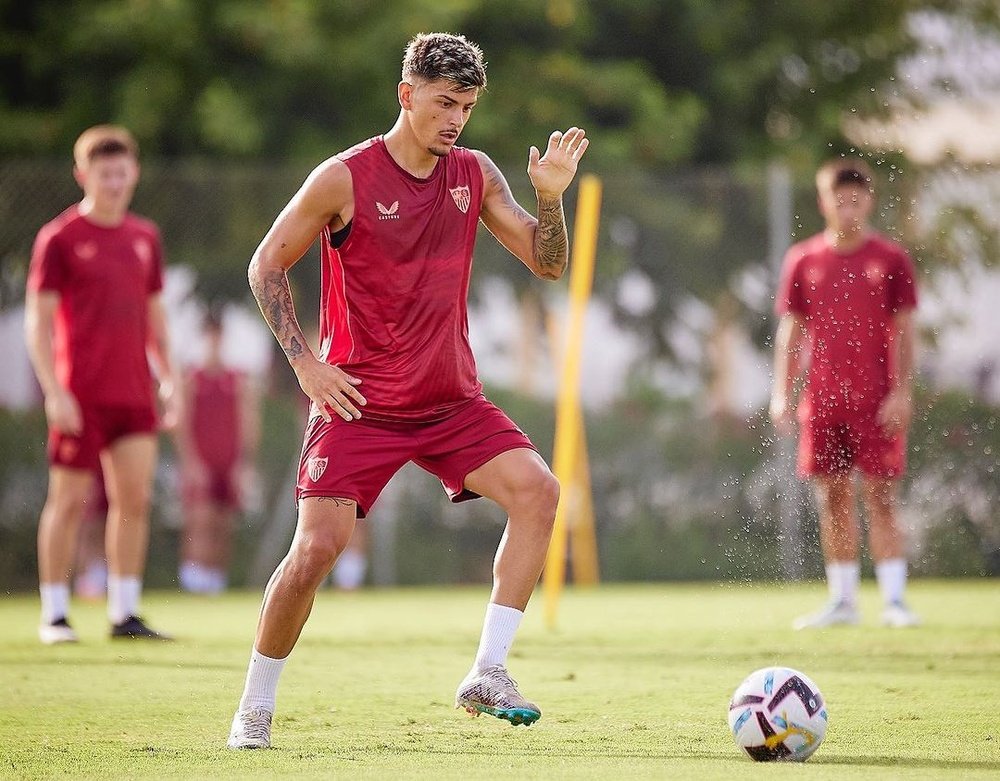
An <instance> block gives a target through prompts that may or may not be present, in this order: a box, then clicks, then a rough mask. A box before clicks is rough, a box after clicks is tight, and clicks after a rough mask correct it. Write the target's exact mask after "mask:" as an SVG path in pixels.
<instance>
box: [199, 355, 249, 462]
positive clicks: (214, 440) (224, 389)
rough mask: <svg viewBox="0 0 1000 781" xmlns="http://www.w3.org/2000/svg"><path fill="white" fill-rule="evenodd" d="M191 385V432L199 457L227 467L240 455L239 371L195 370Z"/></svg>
mask: <svg viewBox="0 0 1000 781" xmlns="http://www.w3.org/2000/svg"><path fill="white" fill-rule="evenodd" d="M189 381H190V382H191V383H192V388H191V391H192V392H191V411H190V415H191V434H192V438H193V439H194V444H195V447H196V448H197V450H198V455H199V457H200V458H201V460H202V461H203V462H204V463H205V464H206V465H208V466H209V467H212V468H214V469H230V468H232V467H233V466H234V465H235V464H236V462H237V461H238V460H239V457H240V441H241V439H242V436H243V434H242V431H241V430H240V399H239V383H240V374H239V372H236V371H233V370H232V369H219V370H218V371H209V370H207V369H195V370H194V371H193V372H192V373H191V377H190V380H189Z"/></svg>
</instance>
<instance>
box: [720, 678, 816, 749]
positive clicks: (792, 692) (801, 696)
mask: <svg viewBox="0 0 1000 781" xmlns="http://www.w3.org/2000/svg"><path fill="white" fill-rule="evenodd" d="M827 721H828V717H827V712H826V704H825V703H824V701H823V695H822V694H820V691H819V688H818V687H817V686H816V684H815V683H813V682H812V681H811V680H810V679H809V678H808V677H807V676H806V675H804V674H803V673H800V672H798V671H797V670H791V669H789V668H787V667H764V668H763V669H760V670H756V671H754V672H752V673H750V675H748V676H747V677H746V679H745V680H744V681H743V683H741V684H740V685H739V686H738V687H737V688H736V691H735V692H734V693H733V698H732V699H731V700H730V702H729V728H730V729H731V730H732V733H733V738H734V740H735V741H736V745H737V746H739V747H740V748H742V749H743V750H744V751H746V753H747V754H748V755H749V756H750V758H751V759H753V760H755V761H757V762H772V761H775V760H791V761H795V762H802V761H804V760H806V759H808V758H809V757H810V756H812V753H813V752H814V751H815V750H816V749H817V748H819V744H820V743H821V742H822V741H823V737H824V736H825V735H826V725H827Z"/></svg>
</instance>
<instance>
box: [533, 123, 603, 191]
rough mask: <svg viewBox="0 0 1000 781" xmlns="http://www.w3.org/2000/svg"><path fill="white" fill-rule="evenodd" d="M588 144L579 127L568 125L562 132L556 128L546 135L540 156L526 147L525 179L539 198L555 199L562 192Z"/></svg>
mask: <svg viewBox="0 0 1000 781" xmlns="http://www.w3.org/2000/svg"><path fill="white" fill-rule="evenodd" d="M589 145H590V140H589V139H588V138H587V137H586V133H585V132H584V131H583V129H582V128H578V127H571V128H570V129H569V130H567V131H566V132H565V133H562V132H560V131H558V130H556V131H555V132H554V133H553V134H552V135H551V136H549V145H548V146H547V147H546V148H545V154H544V155H542V154H541V153H540V152H539V151H538V147H536V146H533V147H531V149H529V150H528V178H529V179H531V183H532V184H533V185H534V187H535V192H537V193H538V195H539V197H550V198H553V197H555V198H558V197H559V196H561V195H562V194H563V193H564V192H565V191H566V188H567V187H569V185H570V182H572V181H573V177H574V176H576V167H577V164H578V163H579V162H580V158H581V157H583V153H584V152H586V151H587V147H588V146H589Z"/></svg>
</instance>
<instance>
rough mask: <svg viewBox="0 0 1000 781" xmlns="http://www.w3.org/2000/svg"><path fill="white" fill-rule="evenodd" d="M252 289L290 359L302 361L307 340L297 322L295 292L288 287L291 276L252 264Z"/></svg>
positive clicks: (250, 278) (265, 318)
mask: <svg viewBox="0 0 1000 781" xmlns="http://www.w3.org/2000/svg"><path fill="white" fill-rule="evenodd" d="M248 276H249V280H250V290H252V291H253V297H254V298H255V299H257V306H259V307H260V312H261V314H262V315H263V316H264V320H265V321H267V324H268V326H270V328H271V331H272V333H274V337H275V339H277V340H278V344H279V345H280V346H281V349H282V350H284V351H285V356H286V357H287V358H288V360H293V359H294V358H298V357H299V356H300V355H302V353H303V352H305V341H306V340H305V337H304V336H303V335H302V329H301V328H299V323H298V320H296V319H295V307H294V305H293V304H292V291H291V289H290V288H289V287H288V277H287V275H286V274H285V272H284V271H281V270H280V269H279V270H277V271H262V270H260V269H259V268H257V266H256V265H254V264H251V266H250V273H249V275H248Z"/></svg>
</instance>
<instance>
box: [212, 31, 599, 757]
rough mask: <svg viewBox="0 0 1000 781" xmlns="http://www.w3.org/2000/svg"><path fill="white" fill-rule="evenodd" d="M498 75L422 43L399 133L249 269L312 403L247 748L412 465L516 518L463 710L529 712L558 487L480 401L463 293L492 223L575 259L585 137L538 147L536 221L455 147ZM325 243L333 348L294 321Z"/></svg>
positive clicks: (532, 250) (533, 168)
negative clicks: (324, 605)
mask: <svg viewBox="0 0 1000 781" xmlns="http://www.w3.org/2000/svg"><path fill="white" fill-rule="evenodd" d="M485 87H486V71H485V63H484V61H483V54H482V51H481V50H480V49H479V47H478V46H476V45H475V44H473V43H471V42H469V41H468V40H466V39H465V38H464V37H462V36H456V35H449V34H442V33H433V34H420V35H417V36H416V37H414V38H413V39H412V40H411V41H410V42H409V44H408V46H407V48H406V53H405V56H404V59H403V68H402V80H401V81H400V82H399V84H398V86H397V98H398V101H399V106H400V112H399V116H398V119H397V120H396V123H395V124H394V125H393V127H392V129H391V130H389V132H387V133H385V134H384V135H379V136H376V137H374V138H371V139H368V140H367V141H364V142H362V143H360V144H358V145H356V146H354V147H352V148H350V149H348V150H347V151H345V152H342V153H340V154H338V155H336V156H334V157H331V158H330V159H328V160H327V161H326V162H324V163H321V164H320V165H319V166H318V167H317V168H316V169H315V170H314V171H313V172H312V174H310V176H309V177H308V178H307V179H306V181H305V183H304V184H303V186H302V188H301V189H300V190H299V192H298V193H297V194H296V195H295V196H294V197H293V198H292V200H291V201H290V202H289V204H288V205H287V206H286V207H285V209H284V210H283V211H282V212H281V214H280V215H278V218H277V220H276V221H275V223H274V225H273V226H272V227H271V229H270V231H269V232H268V233H267V235H266V236H265V237H264V239H263V241H262V242H261V244H260V246H259V247H258V248H257V251H256V253H255V254H254V257H253V260H252V261H251V263H250V270H249V277H250V285H251V287H252V289H253V292H254V295H255V296H256V298H257V301H258V303H259V304H260V308H261V311H262V313H263V315H264V318H265V319H266V320H267V322H268V324H269V325H270V327H271V329H272V331H273V332H274V334H275V337H276V338H277V340H278V342H279V343H280V345H281V347H282V349H283V350H284V352H285V355H286V356H287V358H288V361H289V363H290V364H291V367H292V369H293V370H294V372H295V374H296V376H297V378H298V381H299V384H300V385H301V387H302V389H303V391H305V393H306V395H307V396H308V397H309V398H310V399H311V402H312V404H311V411H310V418H309V422H308V424H307V428H306V433H305V443H304V446H303V450H302V456H301V462H300V468H299V479H298V486H297V499H298V522H297V527H296V531H295V535H294V538H293V540H292V543H291V548H290V550H289V552H288V554H287V556H286V557H285V559H284V560H283V561H282V562H281V564H279V566H278V568H277V570H276V571H275V573H274V575H273V576H272V577H271V580H270V582H269V583H268V585H267V588H266V591H265V594H264V602H263V607H262V609H261V613H260V618H259V621H258V625H257V635H256V640H255V643H254V649H253V653H252V656H251V660H250V665H249V670H248V673H247V678H246V684H245V688H244V691H243V696H242V699H241V700H240V703H239V707H238V709H237V712H236V715H235V717H234V718H233V723H232V731H231V733H230V737H229V746H230V747H231V748H258V747H266V746H269V745H270V725H271V717H272V714H273V712H274V703H275V692H276V689H277V683H278V676H279V675H280V673H281V671H282V668H283V667H284V665H285V662H286V660H287V657H288V655H289V653H290V652H291V650H292V648H293V646H294V645H295V642H296V640H297V639H298V637H299V633H300V632H301V630H302V627H303V625H304V623H305V621H306V618H307V617H308V615H309V611H310V608H311V606H312V603H313V598H314V596H315V592H316V589H317V587H318V586H319V585H320V584H321V583H322V582H323V580H324V579H325V578H326V576H327V574H328V573H329V571H330V569H331V567H332V566H333V564H334V562H336V560H337V557H338V556H339V555H340V553H341V551H343V550H344V548H345V547H346V546H347V543H348V540H349V539H350V537H351V532H352V530H353V528H354V525H355V519H356V518H363V517H364V516H365V514H366V513H367V512H368V510H369V509H370V508H371V506H372V503H373V502H374V501H375V499H376V497H377V496H378V495H379V492H380V491H381V490H382V488H383V487H384V486H385V484H386V483H387V482H388V480H389V479H390V478H391V477H392V475H393V474H394V473H395V472H396V471H397V470H398V469H399V468H400V467H402V466H403V465H404V464H405V463H406V462H408V461H413V462H415V463H416V464H418V465H419V466H421V467H422V468H424V469H426V470H427V471H429V472H431V473H432V474H434V475H436V476H437V477H438V478H439V479H440V480H441V482H442V484H443V485H444V488H445V490H446V491H447V493H448V494H449V496H450V497H451V498H452V500H453V501H456V502H458V501H464V500H466V499H472V498H475V497H479V496H485V497H487V498H489V499H492V500H493V501H495V502H497V503H498V504H499V505H500V506H501V507H502V508H503V509H504V510H505V511H506V513H507V516H508V520H507V525H506V528H505V530H504V533H503V536H502V539H501V541H500V545H499V547H498V549H497V553H496V558H495V560H494V568H493V591H492V595H491V598H490V602H489V604H488V606H487V609H486V617H485V622H484V625H483V630H482V635H481V640H480V644H479V648H478V651H477V654H476V657H475V660H474V662H473V664H472V666H471V669H470V670H469V673H468V675H467V676H466V677H465V679H464V680H463V681H462V682H461V684H460V685H459V687H458V690H457V693H456V707H464V708H466V709H467V710H468V711H469V712H470V713H474V714H478V713H480V712H483V713H488V714H491V715H493V716H496V717H498V718H501V719H506V720H508V721H510V722H511V723H512V724H519V723H524V724H529V723H532V722H534V721H535V720H537V719H538V718H539V717H540V716H541V711H540V710H539V708H538V707H537V706H536V705H534V704H533V703H531V702H529V701H528V700H526V699H525V698H524V697H523V696H522V695H521V694H520V693H519V692H518V690H517V687H516V684H515V683H514V681H513V680H512V679H511V677H510V675H509V674H508V672H507V669H506V666H505V665H506V657H507V652H508V649H509V648H510V646H511V643H512V642H513V639H514V635H515V632H516V630H517V628H518V624H519V623H520V621H521V617H522V615H523V611H524V609H525V607H526V605H527V603H528V599H529V597H530V596H531V593H532V590H533V589H534V587H535V584H536V582H537V580H538V576H539V574H540V572H541V569H542V564H543V561H544V558H545V553H546V550H547V548H548V544H549V538H550V536H551V532H552V523H553V520H554V518H555V510H556V503H557V501H558V495H559V485H558V483H557V481H556V479H555V477H554V476H553V475H552V473H551V472H550V471H549V469H548V467H547V466H546V464H545V462H544V461H543V460H542V458H541V457H540V456H539V454H538V452H537V451H536V449H535V447H534V446H533V445H532V443H531V441H530V440H529V439H528V437H527V436H526V435H525V434H524V433H523V432H522V431H521V430H520V429H519V428H518V427H517V426H516V425H515V424H514V423H512V422H511V421H510V419H509V418H508V417H507V416H506V415H505V414H504V413H503V412H501V411H500V410H499V409H498V408H497V407H495V406H493V405H492V404H491V403H490V402H489V401H487V400H486V398H485V397H484V396H483V394H482V385H481V384H480V381H479V379H478V376H477V372H476V366H475V362H474V360H473V356H472V352H471V350H470V347H469V337H468V323H467V311H466V309H467V303H466V298H467V293H468V286H469V277H470V274H471V265H472V253H473V245H474V242H475V238H476V230H477V226H478V224H479V221H480V220H482V222H483V224H484V225H485V226H486V227H487V228H488V229H489V230H490V232H491V233H492V234H493V235H494V236H495V237H496V238H497V239H498V240H499V241H500V242H501V243H502V244H503V245H504V246H505V247H506V248H507V249H508V250H509V251H510V252H511V253H512V254H513V255H515V256H516V257H517V258H518V259H520V260H521V262H523V263H524V264H525V265H526V266H527V267H528V268H529V269H530V270H531V271H532V272H533V273H534V274H535V275H536V276H538V277H541V278H543V279H558V278H559V277H560V276H561V275H562V273H563V271H564V269H565V268H566V264H567V257H568V239H567V232H566V225H565V220H564V216H563V206H562V194H563V192H564V191H565V190H566V188H567V187H569V185H570V183H571V182H572V180H573V178H574V176H575V174H576V169H577V164H578V163H579V160H580V158H581V156H582V155H583V153H584V152H585V150H586V149H587V145H588V140H587V139H586V138H585V134H584V131H583V130H581V129H579V128H576V127H572V128H570V129H569V130H567V131H566V132H554V133H552V135H551V136H550V137H549V140H548V144H547V146H546V148H545V150H544V152H540V151H539V150H538V149H537V148H536V147H531V148H530V150H529V154H528V177H529V179H530V180H531V183H532V185H533V186H534V188H535V192H536V195H537V201H538V207H537V217H535V216H532V215H530V214H529V213H528V212H526V211H525V210H524V209H522V208H521V207H520V206H519V205H518V204H517V202H516V201H515V200H514V198H513V196H512V195H511V191H510V188H509V187H508V185H507V182H506V180H505V179H504V176H503V174H501V173H500V171H499V169H498V168H497V167H496V165H494V164H493V162H492V161H491V160H490V158H489V157H487V156H486V155H485V154H483V153H482V152H479V151H474V150H470V149H465V148H463V147H460V146H457V141H458V138H459V136H460V135H461V133H462V130H463V128H464V127H465V124H466V122H468V121H469V117H470V116H471V115H472V111H473V109H474V108H475V106H476V101H477V100H478V98H479V97H480V94H481V92H482V91H483V90H484V88H485ZM317 236H321V244H322V263H323V267H322V274H323V276H322V280H323V286H322V297H321V321H320V350H319V356H318V357H317V356H315V355H313V353H312V352H311V351H310V350H309V349H308V347H307V343H306V340H305V337H303V335H302V330H301V329H300V327H299V324H298V322H297V321H296V318H295V313H294V309H293V306H292V299H291V296H290V294H289V287H288V280H287V278H286V271H287V270H288V269H289V268H290V267H291V266H292V265H294V264H295V263H296V261H298V260H299V258H300V257H301V256H302V254H303V253H304V252H305V251H306V249H307V248H308V247H309V245H310V244H311V243H312V242H313V240H314V239H315V238H316V237H317Z"/></svg>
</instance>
